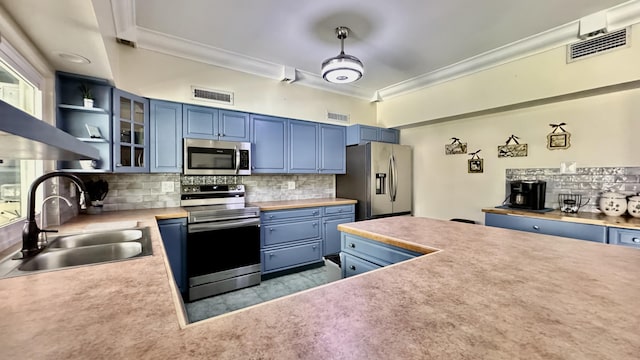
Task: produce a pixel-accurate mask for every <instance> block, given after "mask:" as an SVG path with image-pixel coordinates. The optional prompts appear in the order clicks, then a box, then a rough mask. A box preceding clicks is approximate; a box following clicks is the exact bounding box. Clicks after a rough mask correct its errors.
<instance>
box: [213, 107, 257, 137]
mask: <svg viewBox="0 0 640 360" xmlns="http://www.w3.org/2000/svg"><path fill="white" fill-rule="evenodd" d="M219 119H220V121H219V126H218V130H219V131H220V135H219V140H225V141H250V136H249V114H248V113H244V112H239V111H231V110H220V112H219Z"/></svg>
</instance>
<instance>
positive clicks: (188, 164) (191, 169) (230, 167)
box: [183, 138, 251, 175]
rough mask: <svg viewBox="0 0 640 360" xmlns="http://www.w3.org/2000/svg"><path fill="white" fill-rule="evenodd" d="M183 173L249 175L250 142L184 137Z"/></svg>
mask: <svg viewBox="0 0 640 360" xmlns="http://www.w3.org/2000/svg"><path fill="white" fill-rule="evenodd" d="M183 164H184V170H183V172H184V174H185V175H251V143H248V142H235V141H217V140H203V139H190V138H186V139H184V162H183Z"/></svg>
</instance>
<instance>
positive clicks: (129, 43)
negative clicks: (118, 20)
mask: <svg viewBox="0 0 640 360" xmlns="http://www.w3.org/2000/svg"><path fill="white" fill-rule="evenodd" d="M116 42H117V43H118V44H122V45H125V46H129V47H132V48H135V47H136V43H135V42H133V41H131V40H127V39H123V38H119V37H117V38H116Z"/></svg>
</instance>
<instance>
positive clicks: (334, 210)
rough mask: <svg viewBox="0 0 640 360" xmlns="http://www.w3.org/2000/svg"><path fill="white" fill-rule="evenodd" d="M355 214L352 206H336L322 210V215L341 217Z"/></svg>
mask: <svg viewBox="0 0 640 360" xmlns="http://www.w3.org/2000/svg"><path fill="white" fill-rule="evenodd" d="M354 212H355V206H354V205H351V204H350V205H337V206H326V207H325V208H324V215H325V216H327V215H342V214H353V213H354Z"/></svg>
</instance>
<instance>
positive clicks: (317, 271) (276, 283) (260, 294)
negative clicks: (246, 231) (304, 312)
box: [185, 265, 339, 323]
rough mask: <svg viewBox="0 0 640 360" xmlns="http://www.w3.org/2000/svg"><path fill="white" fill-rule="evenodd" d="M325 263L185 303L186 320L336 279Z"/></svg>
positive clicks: (333, 272)
mask: <svg viewBox="0 0 640 360" xmlns="http://www.w3.org/2000/svg"><path fill="white" fill-rule="evenodd" d="M335 271H339V270H337V268H331V267H330V266H329V265H324V266H321V267H317V268H313V269H309V270H304V271H300V272H296V273H293V274H287V275H283V276H279V277H276V278H272V279H268V280H263V281H262V282H261V283H260V285H256V286H252V287H249V288H244V289H240V290H236V291H232V292H229V293H226V294H220V295H216V296H212V297H209V298H206V299H202V300H197V301H193V302H190V303H185V308H186V310H187V316H188V318H189V322H190V323H192V322H196V321H200V320H204V319H207V318H210V317H214V316H217V315H221V314H224V313H227V312H230V311H234V310H238V309H242V308H245V307H248V306H251V305H255V304H259V303H261V302H264V301H268V300H272V299H275V298H279V297H282V296H285V295H289V294H293V293H296V292H299V291H302V290H306V289H310V288H312V287H316V286H320V285H324V284H326V283H328V282H331V281H333V280H337V278H336V276H339V275H336V272H335Z"/></svg>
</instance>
